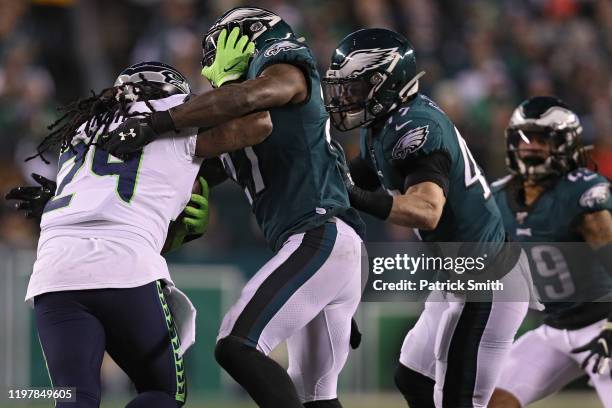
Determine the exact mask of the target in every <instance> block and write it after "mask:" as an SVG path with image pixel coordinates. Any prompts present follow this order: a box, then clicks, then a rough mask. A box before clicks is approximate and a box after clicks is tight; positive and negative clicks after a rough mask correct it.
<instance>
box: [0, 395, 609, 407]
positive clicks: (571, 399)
mask: <svg viewBox="0 0 612 408" xmlns="http://www.w3.org/2000/svg"><path fill="white" fill-rule="evenodd" d="M126 402H127V400H122V401H114V402H113V401H108V402H106V403H104V404H103V405H102V408H120V407H123V406H124V404H125V403H126ZM342 403H343V405H344V406H345V407H346V408H404V407H405V406H406V405H405V403H404V402H403V400H402V399H401V398H399V397H398V396H397V395H392V394H389V395H386V394H382V395H374V394H364V395H352V396H346V397H343V398H342ZM52 406H53V404H40V403H39V404H27V403H15V404H6V403H4V404H0V408H43V407H52ZM185 406H186V407H192V408H256V406H255V404H253V403H250V402H246V401H245V402H240V401H234V402H228V401H195V400H190V401H189V402H188V404H187V405H185ZM531 406H532V407H534V408H578V407H579V408H601V407H602V405H601V403H600V402H599V401H598V399H597V396H596V395H595V393H594V392H564V393H561V394H558V395H556V396H553V397H551V398H548V399H546V400H544V401H541V402H539V403H537V404H534V405H531Z"/></svg>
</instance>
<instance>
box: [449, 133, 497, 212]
mask: <svg viewBox="0 0 612 408" xmlns="http://www.w3.org/2000/svg"><path fill="white" fill-rule="evenodd" d="M455 134H456V135H457V141H458V142H459V149H461V155H462V156H463V168H464V169H465V175H464V179H465V187H466V188H468V187H470V186H471V185H472V184H474V183H476V182H478V183H480V185H481V186H482V190H483V195H484V198H485V200H486V199H488V198H489V197H490V196H491V189H490V188H489V184H488V183H487V180H486V179H485V178H484V175H483V174H482V170H480V167H478V164H476V160H474V156H472V152H470V149H469V148H468V146H467V143H465V139H463V137H461V134H460V133H459V130H458V129H457V128H455Z"/></svg>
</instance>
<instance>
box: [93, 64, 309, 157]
mask: <svg viewBox="0 0 612 408" xmlns="http://www.w3.org/2000/svg"><path fill="white" fill-rule="evenodd" d="M307 97H308V85H307V83H306V78H305V77H304V74H303V73H302V71H301V70H300V69H299V68H297V67H295V66H293V65H290V64H274V65H271V66H269V67H268V68H266V69H265V70H264V71H263V72H262V73H261V75H260V76H259V77H257V78H255V79H251V80H247V81H244V82H242V83H239V84H227V85H223V86H222V87H220V88H216V89H213V90H211V91H209V92H206V93H204V94H201V95H199V96H195V97H193V98H191V99H189V100H188V101H187V102H185V103H183V104H182V105H178V106H176V107H174V108H172V109H170V110H167V111H160V112H153V113H152V114H151V115H150V116H148V117H146V118H140V119H139V118H131V119H128V120H126V121H125V122H123V123H122V124H121V125H119V126H118V127H117V128H116V129H115V130H113V131H112V132H110V133H108V134H107V135H103V137H102V138H100V140H99V141H98V145H99V147H101V148H102V149H104V150H106V151H107V152H109V153H111V154H113V155H115V156H122V155H126V154H130V153H133V152H136V151H138V150H140V149H142V147H143V146H145V145H146V144H148V143H150V142H152V141H153V140H155V139H156V138H158V137H160V135H162V134H166V133H168V132H170V131H174V130H177V129H183V128H204V129H212V128H214V127H215V126H218V125H221V124H223V123H225V122H228V121H230V120H232V119H236V118H240V117H242V116H245V115H248V114H250V113H254V112H260V111H264V110H268V109H270V108H274V107H279V106H284V105H287V104H291V103H299V102H302V101H304V100H305V99H306V98H307ZM128 136H129V137H128Z"/></svg>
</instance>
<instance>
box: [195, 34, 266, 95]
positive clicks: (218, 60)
mask: <svg viewBox="0 0 612 408" xmlns="http://www.w3.org/2000/svg"><path fill="white" fill-rule="evenodd" d="M239 35H240V28H238V27H234V29H233V30H232V32H231V33H230V35H229V38H228V37H227V30H226V29H224V30H222V31H221V33H220V34H219V38H218V39H217V51H216V53H215V61H214V62H213V63H212V65H210V66H208V65H207V66H205V67H204V69H202V75H204V76H205V77H206V78H207V79H208V80H209V81H210V82H211V83H212V85H213V86H214V87H217V88H218V87H220V86H221V85H223V84H224V83H226V82H228V81H235V80H237V79H240V78H241V77H242V76H243V75H244V74H245V73H246V71H247V68H248V67H249V58H250V57H251V55H253V53H254V52H255V43H254V42H252V41H251V42H249V37H248V36H246V35H243V36H241V37H240V39H239V38H238V36H239Z"/></svg>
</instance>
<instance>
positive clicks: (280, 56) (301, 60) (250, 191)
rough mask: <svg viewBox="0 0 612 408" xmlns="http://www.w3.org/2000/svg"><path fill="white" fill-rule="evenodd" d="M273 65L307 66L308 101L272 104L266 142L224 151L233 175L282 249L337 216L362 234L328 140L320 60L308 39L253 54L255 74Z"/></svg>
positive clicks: (277, 44) (250, 72)
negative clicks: (289, 240)
mask: <svg viewBox="0 0 612 408" xmlns="http://www.w3.org/2000/svg"><path fill="white" fill-rule="evenodd" d="M272 64H291V65H294V66H297V67H298V68H300V69H301V70H302V72H303V73H304V76H305V78H306V82H307V84H308V97H307V100H306V101H304V102H302V103H300V104H295V105H286V106H283V107H278V108H273V109H270V116H271V118H272V124H273V131H272V133H271V134H270V136H269V137H268V138H267V139H266V140H265V141H264V142H262V143H260V144H258V145H255V146H252V147H247V148H245V149H241V150H238V151H235V152H232V153H228V154H223V155H222V156H221V160H222V162H223V165H224V167H225V170H226V172H227V173H228V175H229V176H230V177H231V178H232V179H233V180H234V181H236V182H237V183H238V184H239V185H240V186H241V187H242V188H243V189H244V192H245V194H246V196H247V199H248V200H249V202H250V203H251V206H252V209H253V213H254V214H255V217H256V219H257V223H258V224H259V226H260V228H261V229H262V231H263V233H264V236H265V238H266V241H267V242H268V243H269V245H270V246H271V247H272V248H273V249H274V250H278V249H279V248H280V247H281V246H282V245H283V243H284V242H285V240H286V239H287V238H288V237H289V236H290V235H293V234H296V233H300V232H304V231H307V230H309V229H311V228H314V227H317V226H319V225H322V224H323V223H325V222H326V221H327V220H328V219H330V218H331V217H334V216H335V217H338V218H340V219H342V220H344V221H345V222H347V223H348V224H349V225H351V226H352V227H353V228H354V229H355V230H356V231H357V232H358V233H360V234H362V233H363V222H362V221H361V219H360V217H359V215H358V214H357V212H356V211H355V210H354V209H352V208H350V204H349V199H348V193H347V191H346V188H345V186H344V183H343V180H342V176H341V174H340V172H339V170H338V169H337V166H336V160H337V158H336V155H335V154H334V152H333V151H332V148H331V146H330V145H329V118H328V115H327V113H326V112H325V108H324V106H323V99H322V96H321V85H320V79H319V74H318V73H317V69H316V63H315V60H314V58H313V56H312V54H311V51H310V50H309V49H308V47H307V46H306V44H304V43H302V42H298V41H296V40H293V39H283V40H277V41H273V42H270V43H269V44H267V45H266V47H265V48H264V49H262V50H258V51H257V53H256V54H255V55H254V57H253V59H252V61H251V63H250V65H249V70H248V73H247V78H248V79H253V78H256V77H257V76H259V75H260V74H261V72H262V71H263V70H264V69H265V68H266V67H268V66H270V65H272Z"/></svg>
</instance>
